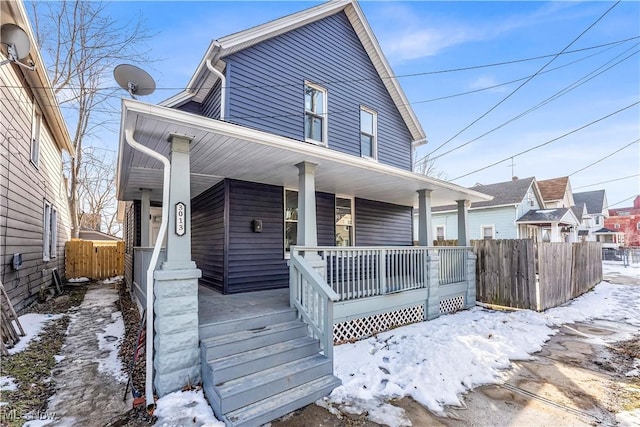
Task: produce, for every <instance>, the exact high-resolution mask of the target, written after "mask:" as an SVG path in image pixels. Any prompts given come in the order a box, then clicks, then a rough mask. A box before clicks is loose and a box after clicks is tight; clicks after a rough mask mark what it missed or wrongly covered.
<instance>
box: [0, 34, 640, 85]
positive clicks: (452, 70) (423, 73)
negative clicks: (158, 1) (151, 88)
mask: <svg viewBox="0 0 640 427" xmlns="http://www.w3.org/2000/svg"><path fill="white" fill-rule="evenodd" d="M636 39H640V36H632V37H627V38H625V39H621V40H616V41H612V42H608V43H602V44H599V45H594V46H588V47H584V48H580V49H574V50H565V51H562V52H559V53H551V54H546V55H539V56H532V57H529V58H520V59H513V60H509V61H501V62H494V63H489V64H480V65H470V66H465V67H457V68H448V69H443V70H431V71H421V72H417V73H408V74H396V75H393V76H389V77H385V78H384V79H401V78H407V77H419V76H429V75H434V74H447V73H456V72H461V71H471V70H478V69H482V68H491V67H500V66H503V65H511V64H517V63H522V62H531V61H537V60H539V59H545V58H550V57H558V56H561V55H569V54H573V53H579V52H585V51H588V50H593V49H600V48H603V47H608V46H615V45H619V44H623V43H626V42H628V41H631V40H636ZM558 68H560V67H558ZM378 79H380V77H378V76H375V77H367V78H359V79H343V80H327V81H318V82H317V83H318V84H338V83H352V82H365V81H370V80H378ZM514 82H515V81H514ZM301 84H302V82H295V83H290V82H286V83H285V82H283V83H276V84H271V85H269V84H262V85H233V86H225V88H226V89H260V88H277V87H288V86H299V85H301ZM0 87H6V88H14V89H15V88H21V86H16V85H0ZM32 88H33V89H52V88H51V87H49V86H32ZM68 89H69V90H78V89H81V87H80V86H72V85H70V86H68ZM186 89H188V88H187V87H182V86H180V87H172V86H156V91H160V90H186ZM97 90H100V91H102V90H109V91H114V90H115V91H118V90H121V88H120V87H119V86H107V87H103V88H98V89H97Z"/></svg>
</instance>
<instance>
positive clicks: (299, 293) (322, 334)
mask: <svg viewBox="0 0 640 427" xmlns="http://www.w3.org/2000/svg"><path fill="white" fill-rule="evenodd" d="M289 269H290V271H289V274H290V275H289V280H290V285H289V293H290V297H289V301H290V304H291V306H292V307H294V308H295V309H297V310H298V313H299V314H300V316H301V317H302V320H303V321H304V322H305V323H306V324H307V326H308V327H309V329H310V331H311V333H312V335H313V336H314V338H316V339H318V340H319V341H320V347H321V349H322V351H323V352H324V355H325V356H326V357H327V358H329V359H330V360H333V302H334V301H337V300H338V299H339V296H338V294H337V293H336V292H335V291H334V290H333V289H331V288H330V287H329V286H327V284H326V283H325V281H324V280H323V278H322V277H321V276H320V275H319V274H318V273H317V272H316V271H315V270H314V269H313V267H312V266H311V265H310V263H309V262H307V260H305V259H304V258H303V257H301V256H300V255H299V254H298V253H297V251H296V250H295V248H294V249H293V250H292V251H291V259H290V262H289Z"/></svg>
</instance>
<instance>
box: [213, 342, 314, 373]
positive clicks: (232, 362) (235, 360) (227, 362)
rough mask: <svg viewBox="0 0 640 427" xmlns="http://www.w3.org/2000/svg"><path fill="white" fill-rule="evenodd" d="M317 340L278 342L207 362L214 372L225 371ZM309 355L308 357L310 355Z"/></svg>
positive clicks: (311, 343)
mask: <svg viewBox="0 0 640 427" xmlns="http://www.w3.org/2000/svg"><path fill="white" fill-rule="evenodd" d="M317 343H318V340H315V339H313V338H311V337H300V338H295V339H292V340H289V341H283V342H278V343H275V344H271V345H268V346H265V347H260V348H256V349H255V350H249V351H245V352H243V353H238V354H232V355H230V356H224V357H218V358H209V360H207V362H208V363H209V364H210V365H211V367H212V368H213V370H214V371H218V370H221V369H227V368H230V367H232V366H237V365H242V364H244V363H248V362H251V361H254V360H257V359H263V358H265V357H268V356H271V355H273V354H277V353H284V352H287V351H291V350H294V349H296V348H300V347H305V346H308V345H313V344H317ZM319 351H320V350H319V349H318V350H316V351H314V352H313V353H311V354H316V353H318V352H319ZM311 354H310V355H311Z"/></svg>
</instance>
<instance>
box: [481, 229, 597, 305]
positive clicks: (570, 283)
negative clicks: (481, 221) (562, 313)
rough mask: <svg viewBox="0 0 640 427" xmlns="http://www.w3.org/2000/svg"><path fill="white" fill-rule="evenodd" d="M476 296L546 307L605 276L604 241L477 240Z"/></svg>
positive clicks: (495, 301)
mask: <svg viewBox="0 0 640 427" xmlns="http://www.w3.org/2000/svg"><path fill="white" fill-rule="evenodd" d="M473 248H474V249H473V250H474V252H475V254H476V255H477V257H478V260H477V263H476V299H477V300H478V301H480V302H483V303H488V304H495V305H501V306H505V307H514V308H526V309H531V310H538V311H542V310H546V309H548V308H551V307H557V306H559V305H561V304H564V303H565V302H567V301H569V300H571V299H573V298H575V297H577V296H579V295H581V294H583V293H585V292H587V291H588V290H589V289H591V288H593V286H595V285H596V284H597V283H598V282H600V281H601V280H602V250H601V248H600V243H597V242H584V243H537V244H534V242H533V241H532V240H529V239H525V240H479V241H475V242H474V243H473Z"/></svg>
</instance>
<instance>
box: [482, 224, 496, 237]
mask: <svg viewBox="0 0 640 427" xmlns="http://www.w3.org/2000/svg"><path fill="white" fill-rule="evenodd" d="M495 234H496V229H495V227H494V226H493V225H483V226H482V238H483V239H484V240H492V239H494V238H495Z"/></svg>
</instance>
